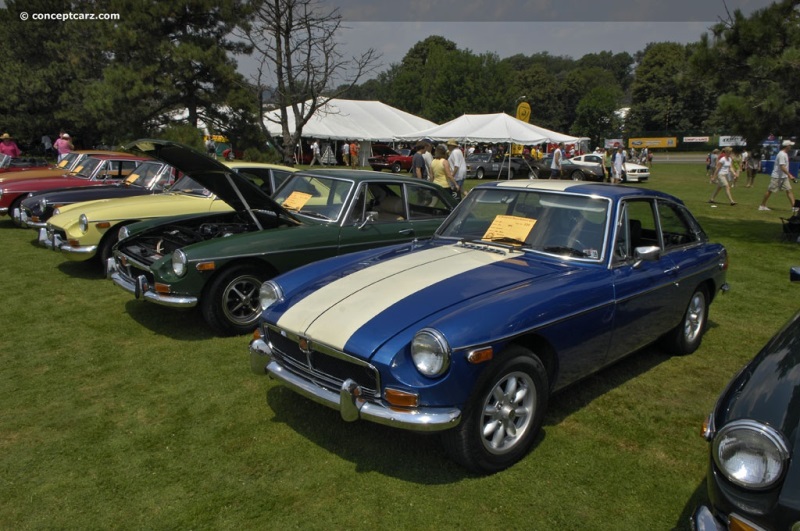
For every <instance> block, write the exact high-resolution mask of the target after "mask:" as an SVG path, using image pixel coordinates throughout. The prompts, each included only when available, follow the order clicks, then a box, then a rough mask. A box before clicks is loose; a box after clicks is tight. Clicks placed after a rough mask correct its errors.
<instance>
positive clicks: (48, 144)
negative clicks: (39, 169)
mask: <svg viewBox="0 0 800 531" xmlns="http://www.w3.org/2000/svg"><path fill="white" fill-rule="evenodd" d="M52 149H53V141H52V140H51V139H50V136H49V135H42V150H43V151H44V155H45V157H46V156H47V155H49V154H50V151H51V150H52Z"/></svg>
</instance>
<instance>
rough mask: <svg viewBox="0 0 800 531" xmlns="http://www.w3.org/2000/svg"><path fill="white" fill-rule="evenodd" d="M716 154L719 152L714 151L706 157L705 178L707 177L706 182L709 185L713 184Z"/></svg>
mask: <svg viewBox="0 0 800 531" xmlns="http://www.w3.org/2000/svg"><path fill="white" fill-rule="evenodd" d="M718 153H719V150H718V149H715V150H714V151H712V152H711V153H709V154H708V157H706V177H708V182H709V183H711V184H714V171H716V169H717V156H718Z"/></svg>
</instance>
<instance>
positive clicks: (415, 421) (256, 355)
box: [250, 338, 461, 432]
mask: <svg viewBox="0 0 800 531" xmlns="http://www.w3.org/2000/svg"><path fill="white" fill-rule="evenodd" d="M250 370H252V371H253V372H254V373H256V374H261V375H264V374H266V375H267V376H270V377H272V378H274V379H276V380H279V381H280V382H281V383H283V384H284V385H286V386H287V387H289V388H290V389H292V390H293V391H295V392H296V393H298V394H300V395H303V396H305V397H306V398H309V399H311V400H313V401H314V402H317V403H319V404H322V405H324V406H328V407H330V408H333V409H336V410H338V411H339V413H340V414H341V416H342V419H343V420H345V421H348V422H353V421H356V420H359V419H361V420H368V421H371V422H375V423H377V424H384V425H386V426H392V427H394V428H402V429H406V430H412V431H422V432H432V431H441V430H447V429H450V428H452V427H454V426H457V425H458V423H459V422H461V410H460V409H458V408H415V409H413V410H408V411H402V410H397V409H390V408H388V407H386V406H383V405H380V404H376V403H373V402H367V401H365V400H364V399H362V398H360V396H359V395H360V394H361V393H360V390H359V387H358V384H356V382H354V381H353V380H350V379H348V380H345V382H344V383H343V384H342V387H341V389H339V392H338V393H337V392H334V391H331V390H328V389H325V388H323V387H320V386H318V385H315V384H314V383H312V382H309V381H308V380H306V379H304V378H301V377H299V376H297V375H295V374H292V373H291V372H289V371H287V370H285V369H284V368H283V367H281V366H280V365H279V364H278V363H277V362H275V361H273V359H272V349H271V348H270V346H269V344H268V343H267V342H266V341H264V340H263V339H260V338H259V339H254V340H252V341H251V342H250Z"/></svg>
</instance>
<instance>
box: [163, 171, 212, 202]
mask: <svg viewBox="0 0 800 531" xmlns="http://www.w3.org/2000/svg"><path fill="white" fill-rule="evenodd" d="M169 191H170V192H174V193H179V194H189V195H201V196H204V197H211V190H209V189H208V188H204V187H203V186H201V185H200V184H198V183H196V182H195V181H194V179H192V178H191V177H189V176H187V175H184V176H183V177H181V178H180V179H178V181H177V182H176V183H175V184H173V185H172V187H170V189H169Z"/></svg>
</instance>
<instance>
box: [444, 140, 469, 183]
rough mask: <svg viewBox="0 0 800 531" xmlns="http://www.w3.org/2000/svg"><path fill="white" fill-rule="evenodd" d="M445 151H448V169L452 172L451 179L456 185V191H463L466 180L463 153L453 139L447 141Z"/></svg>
mask: <svg viewBox="0 0 800 531" xmlns="http://www.w3.org/2000/svg"><path fill="white" fill-rule="evenodd" d="M447 149H449V150H450V156H449V157H447V162H449V163H450V168H451V169H452V171H453V177H454V178H455V181H456V183H457V184H458V189H459V190H463V189H464V179H466V178H467V162H466V161H465V160H464V153H463V152H462V151H461V149H460V148H459V147H458V142H456V139H455V138H451V139H450V140H448V141H447Z"/></svg>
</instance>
